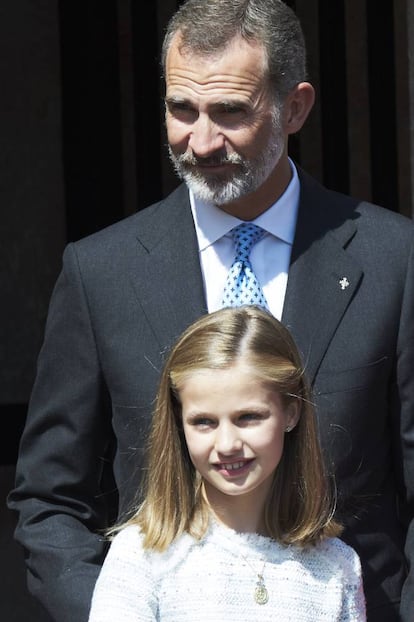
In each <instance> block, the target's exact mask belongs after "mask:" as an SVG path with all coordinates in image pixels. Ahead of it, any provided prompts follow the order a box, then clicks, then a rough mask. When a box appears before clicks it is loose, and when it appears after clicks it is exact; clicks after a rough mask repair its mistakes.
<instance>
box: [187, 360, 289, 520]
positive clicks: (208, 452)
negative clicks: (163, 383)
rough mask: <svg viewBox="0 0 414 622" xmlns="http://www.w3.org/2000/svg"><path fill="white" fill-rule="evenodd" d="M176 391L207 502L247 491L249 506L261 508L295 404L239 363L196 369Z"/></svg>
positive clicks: (191, 452) (244, 493)
mask: <svg viewBox="0 0 414 622" xmlns="http://www.w3.org/2000/svg"><path fill="white" fill-rule="evenodd" d="M179 396H180V399H181V405H182V419H183V428H184V435H185V439H186V442H187V446H188V451H189V454H190V457H191V460H192V462H193V464H194V466H195V468H196V469H197V471H198V472H199V473H200V475H201V476H202V478H203V480H204V483H205V490H206V495H207V498H208V499H209V501H210V500H211V499H215V500H216V501H217V503H219V504H223V503H224V504H226V498H227V499H228V498H229V497H235V496H243V497H246V496H248V497H249V504H250V505H251V503H250V502H253V504H254V506H255V507H256V509H258V507H259V506H260V508H262V507H263V505H264V502H265V500H266V495H267V494H268V491H269V488H270V485H271V482H272V478H273V474H274V471H275V469H276V467H277V465H278V464H279V461H280V459H281V456H282V452H283V442H284V435H285V430H286V427H287V426H293V425H295V424H296V422H297V418H298V413H297V409H296V406H295V405H293V404H292V405H291V406H290V407H288V408H285V407H284V406H283V405H282V400H281V397H280V395H279V393H277V392H276V391H274V390H273V389H272V388H271V387H269V385H268V384H267V383H265V382H263V381H262V380H260V379H258V377H257V376H256V375H255V374H254V370H253V369H252V368H251V367H249V366H248V365H246V364H245V363H237V364H235V365H233V366H231V367H230V368H228V369H220V370H214V369H205V370H200V371H197V372H195V373H194V374H191V375H190V376H189V377H188V378H187V379H186V380H185V382H184V383H183V385H182V386H181V388H180V390H179ZM229 503H230V501H229ZM213 509H214V508H213Z"/></svg>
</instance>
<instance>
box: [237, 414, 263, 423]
mask: <svg viewBox="0 0 414 622" xmlns="http://www.w3.org/2000/svg"><path fill="white" fill-rule="evenodd" d="M260 419H262V415H261V414H259V413H244V414H243V415H240V417H239V421H241V422H245V423H247V422H249V421H260Z"/></svg>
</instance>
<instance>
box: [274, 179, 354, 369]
mask: <svg viewBox="0 0 414 622" xmlns="http://www.w3.org/2000/svg"><path fill="white" fill-rule="evenodd" d="M299 173H300V178H301V200H300V206H299V214H298V222H297V228H296V235H295V240H294V244H293V249H292V258H291V265H290V269H289V277H288V285H287V290H286V298H285V305H284V309H283V317H282V320H283V322H284V324H285V325H286V326H287V327H288V328H289V329H290V330H291V332H292V334H293V336H294V338H295V340H296V343H297V345H298V347H299V349H300V351H301V353H302V356H303V359H304V363H305V365H306V369H307V374H308V378H309V379H310V380H311V381H313V380H314V377H315V374H316V373H317V371H318V369H319V366H320V364H321V361H322V359H323V357H324V354H325V353H326V351H327V348H328V346H329V344H330V342H331V340H332V338H333V336H334V334H335V331H336V329H337V327H338V325H339V323H340V321H341V318H342V317H343V315H344V313H345V311H346V308H347V307H348V305H349V304H350V302H351V300H352V298H353V297H354V296H355V293H356V291H357V289H358V286H359V284H360V282H361V279H362V278H363V273H362V270H361V268H360V266H359V265H358V264H357V263H356V262H355V261H354V260H353V258H352V257H351V256H349V253H347V252H346V246H347V244H348V243H349V241H350V239H351V238H352V237H353V236H354V235H356V232H357V225H356V220H357V217H358V214H357V213H356V212H354V211H352V209H351V210H350V203H349V199H346V201H345V200H344V198H343V197H341V195H337V194H335V193H331V192H329V191H327V190H325V189H324V188H323V187H322V186H320V185H319V184H317V183H316V182H315V181H314V180H312V179H311V178H309V176H307V175H306V174H304V173H303V172H302V171H299ZM351 204H352V201H351ZM354 206H356V202H355V203H354Z"/></svg>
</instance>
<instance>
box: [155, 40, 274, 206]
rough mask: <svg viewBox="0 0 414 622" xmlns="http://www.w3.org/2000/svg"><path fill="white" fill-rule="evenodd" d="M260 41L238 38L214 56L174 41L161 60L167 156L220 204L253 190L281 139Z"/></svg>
mask: <svg viewBox="0 0 414 622" xmlns="http://www.w3.org/2000/svg"><path fill="white" fill-rule="evenodd" d="M264 68H265V56H264V51H263V49H262V47H260V46H258V45H254V44H249V43H247V42H246V41H244V40H243V39H235V40H234V41H233V42H232V43H231V44H230V45H229V47H228V48H227V49H226V50H225V51H224V52H222V53H220V54H217V56H213V57H211V56H209V57H201V56H196V55H193V54H191V53H189V52H187V53H186V52H185V51H182V52H180V49H179V39H178V38H177V37H176V39H175V41H173V44H172V46H171V49H170V51H169V54H168V57H167V64H166V125H167V133H168V142H169V150H170V156H171V160H172V162H173V164H174V166H175V169H176V171H177V173H178V175H179V176H180V177H181V178H182V179H184V181H185V182H186V183H187V185H188V186H189V188H190V189H191V190H192V191H193V192H194V194H195V196H197V197H198V198H200V199H202V200H205V201H209V202H213V203H216V204H217V205H225V204H227V203H230V202H232V201H237V199H239V198H241V197H244V196H245V195H247V194H249V193H251V192H254V191H255V190H257V189H258V188H259V187H260V186H261V185H262V184H263V183H264V182H265V181H266V180H267V179H268V177H269V175H270V174H271V173H272V172H273V170H274V169H275V167H276V165H277V163H278V162H279V160H280V158H281V156H282V154H283V152H284V150H285V146H286V136H285V135H284V134H283V132H282V129H281V120H280V114H279V110H278V109H277V108H276V106H275V103H274V99H272V98H271V97H270V95H269V91H268V85H267V81H266V79H265V75H264Z"/></svg>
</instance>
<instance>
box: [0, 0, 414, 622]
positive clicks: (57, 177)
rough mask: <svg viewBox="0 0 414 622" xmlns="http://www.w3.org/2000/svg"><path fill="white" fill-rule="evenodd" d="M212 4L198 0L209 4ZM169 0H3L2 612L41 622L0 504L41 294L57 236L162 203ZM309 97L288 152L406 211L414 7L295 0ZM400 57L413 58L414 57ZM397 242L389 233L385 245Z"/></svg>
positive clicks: (413, 110)
mask: <svg viewBox="0 0 414 622" xmlns="http://www.w3.org/2000/svg"><path fill="white" fill-rule="evenodd" d="M206 1H207V0H206ZM179 4H180V3H179V2H177V1H176V0H151V1H150V2H145V1H144V2H138V1H137V0H107V1H105V2H102V0H101V1H100V2H98V0H84V1H83V2H82V3H78V2H73V1H72V2H70V1H69V0H60V1H55V2H52V1H51V0H2V2H1V5H0V85H1V86H0V92H1V95H0V145H1V148H0V209H1V215H2V217H1V220H0V287H1V290H0V291H1V292H2V295H1V305H0V320H1V321H0V417H1V421H2V429H3V432H2V435H1V437H0V504H1V505H0V560H1V562H0V563H1V571H2V572H1V576H2V582H1V587H0V616H1V620H2V621H4V622H28V621H29V622H32V621H34V620H39V621H40V620H43V619H45V618H43V616H42V615H41V613H40V612H39V610H38V608H37V606H36V604H35V603H34V602H33V601H32V600H31V598H29V596H28V595H27V594H26V593H25V589H24V583H25V579H24V567H23V552H22V551H21V550H20V548H19V547H18V546H17V544H15V543H14V541H13V540H12V531H13V528H14V516H13V515H11V514H10V513H9V512H8V511H7V510H6V508H5V498H6V495H7V492H8V490H9V489H10V487H11V486H12V484H13V477H14V467H15V462H16V457H17V449H18V442H19V438H20V434H21V430H22V428H23V425H24V420H25V416H26V410H27V402H28V399H29V395H30V389H31V386H32V383H33V378H34V374H35V366H36V358H37V354H38V351H39V348H40V346H41V342H42V336H43V329H44V322H45V319H46V313H47V306H48V301H49V297H50V294H51V290H52V287H53V284H54V281H55V279H56V276H57V274H58V272H59V269H60V262H61V254H62V251H63V248H64V245H65V244H66V243H67V242H68V241H72V240H76V239H79V238H81V237H83V236H85V235H87V234H89V233H92V232H93V231H96V230H98V229H100V228H102V227H104V226H106V225H108V224H110V223H112V222H114V221H116V220H119V219H120V218H122V217H124V216H126V215H128V214H130V213H132V212H134V211H135V210H137V209H141V208H143V207H144V206H146V205H148V204H149V203H151V202H153V201H155V200H158V199H159V198H161V197H162V196H163V195H165V194H166V193H167V192H169V191H170V190H171V189H172V188H173V187H174V186H175V185H176V183H177V182H176V180H175V177H174V175H173V173H172V171H171V169H170V166H169V163H168V159H167V156H166V150H165V148H164V145H165V135H164V127H163V120H162V117H163V106H162V80H161V79H160V77H159V76H160V71H159V50H160V43H161V40H162V36H163V30H164V27H165V24H166V21H167V20H168V18H169V16H170V15H171V14H172V12H173V11H174V10H175V8H176V7H177V6H178V5H179ZM288 4H289V5H290V6H292V7H293V8H294V9H295V10H296V12H297V13H298V15H299V16H300V18H301V21H302V24H303V27H304V31H305V36H306V39H307V43H308V49H309V73H310V76H309V77H310V80H311V81H312V82H313V84H314V85H315V87H316V89H317V102H316V105H315V108H314V110H313V112H312V113H311V117H310V119H309V120H308V122H307V124H306V127H305V128H304V129H303V130H302V132H301V133H300V135H298V136H296V137H294V138H293V139H292V141H291V155H292V156H293V157H295V158H296V160H297V161H298V162H299V163H300V164H301V165H302V166H303V167H304V168H306V169H307V170H308V171H309V172H310V173H312V174H313V175H315V176H316V177H317V178H318V179H319V180H320V181H322V182H323V183H325V184H326V185H327V186H329V187H331V188H333V189H335V190H339V191H342V192H346V193H350V194H353V195H354V196H357V197H360V198H363V199H368V200H372V201H374V202H376V203H379V204H381V205H383V206H385V207H387V208H388V209H391V210H395V211H397V212H401V213H403V214H406V215H408V216H412V214H413V210H414V208H413V205H414V199H413V190H412V186H413V183H414V129H413V125H414V123H413V119H414V61H413V60H412V59H413V58H414V43H413V41H414V9H413V8H412V6H410V4H409V0H395V1H394V2H392V1H387V2H383V3H382V2H378V1H375V0H335V1H334V2H333V1H332V0H296V2H293V1H291V2H288ZM410 54H411V61H410ZM396 244H398V240H396Z"/></svg>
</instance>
